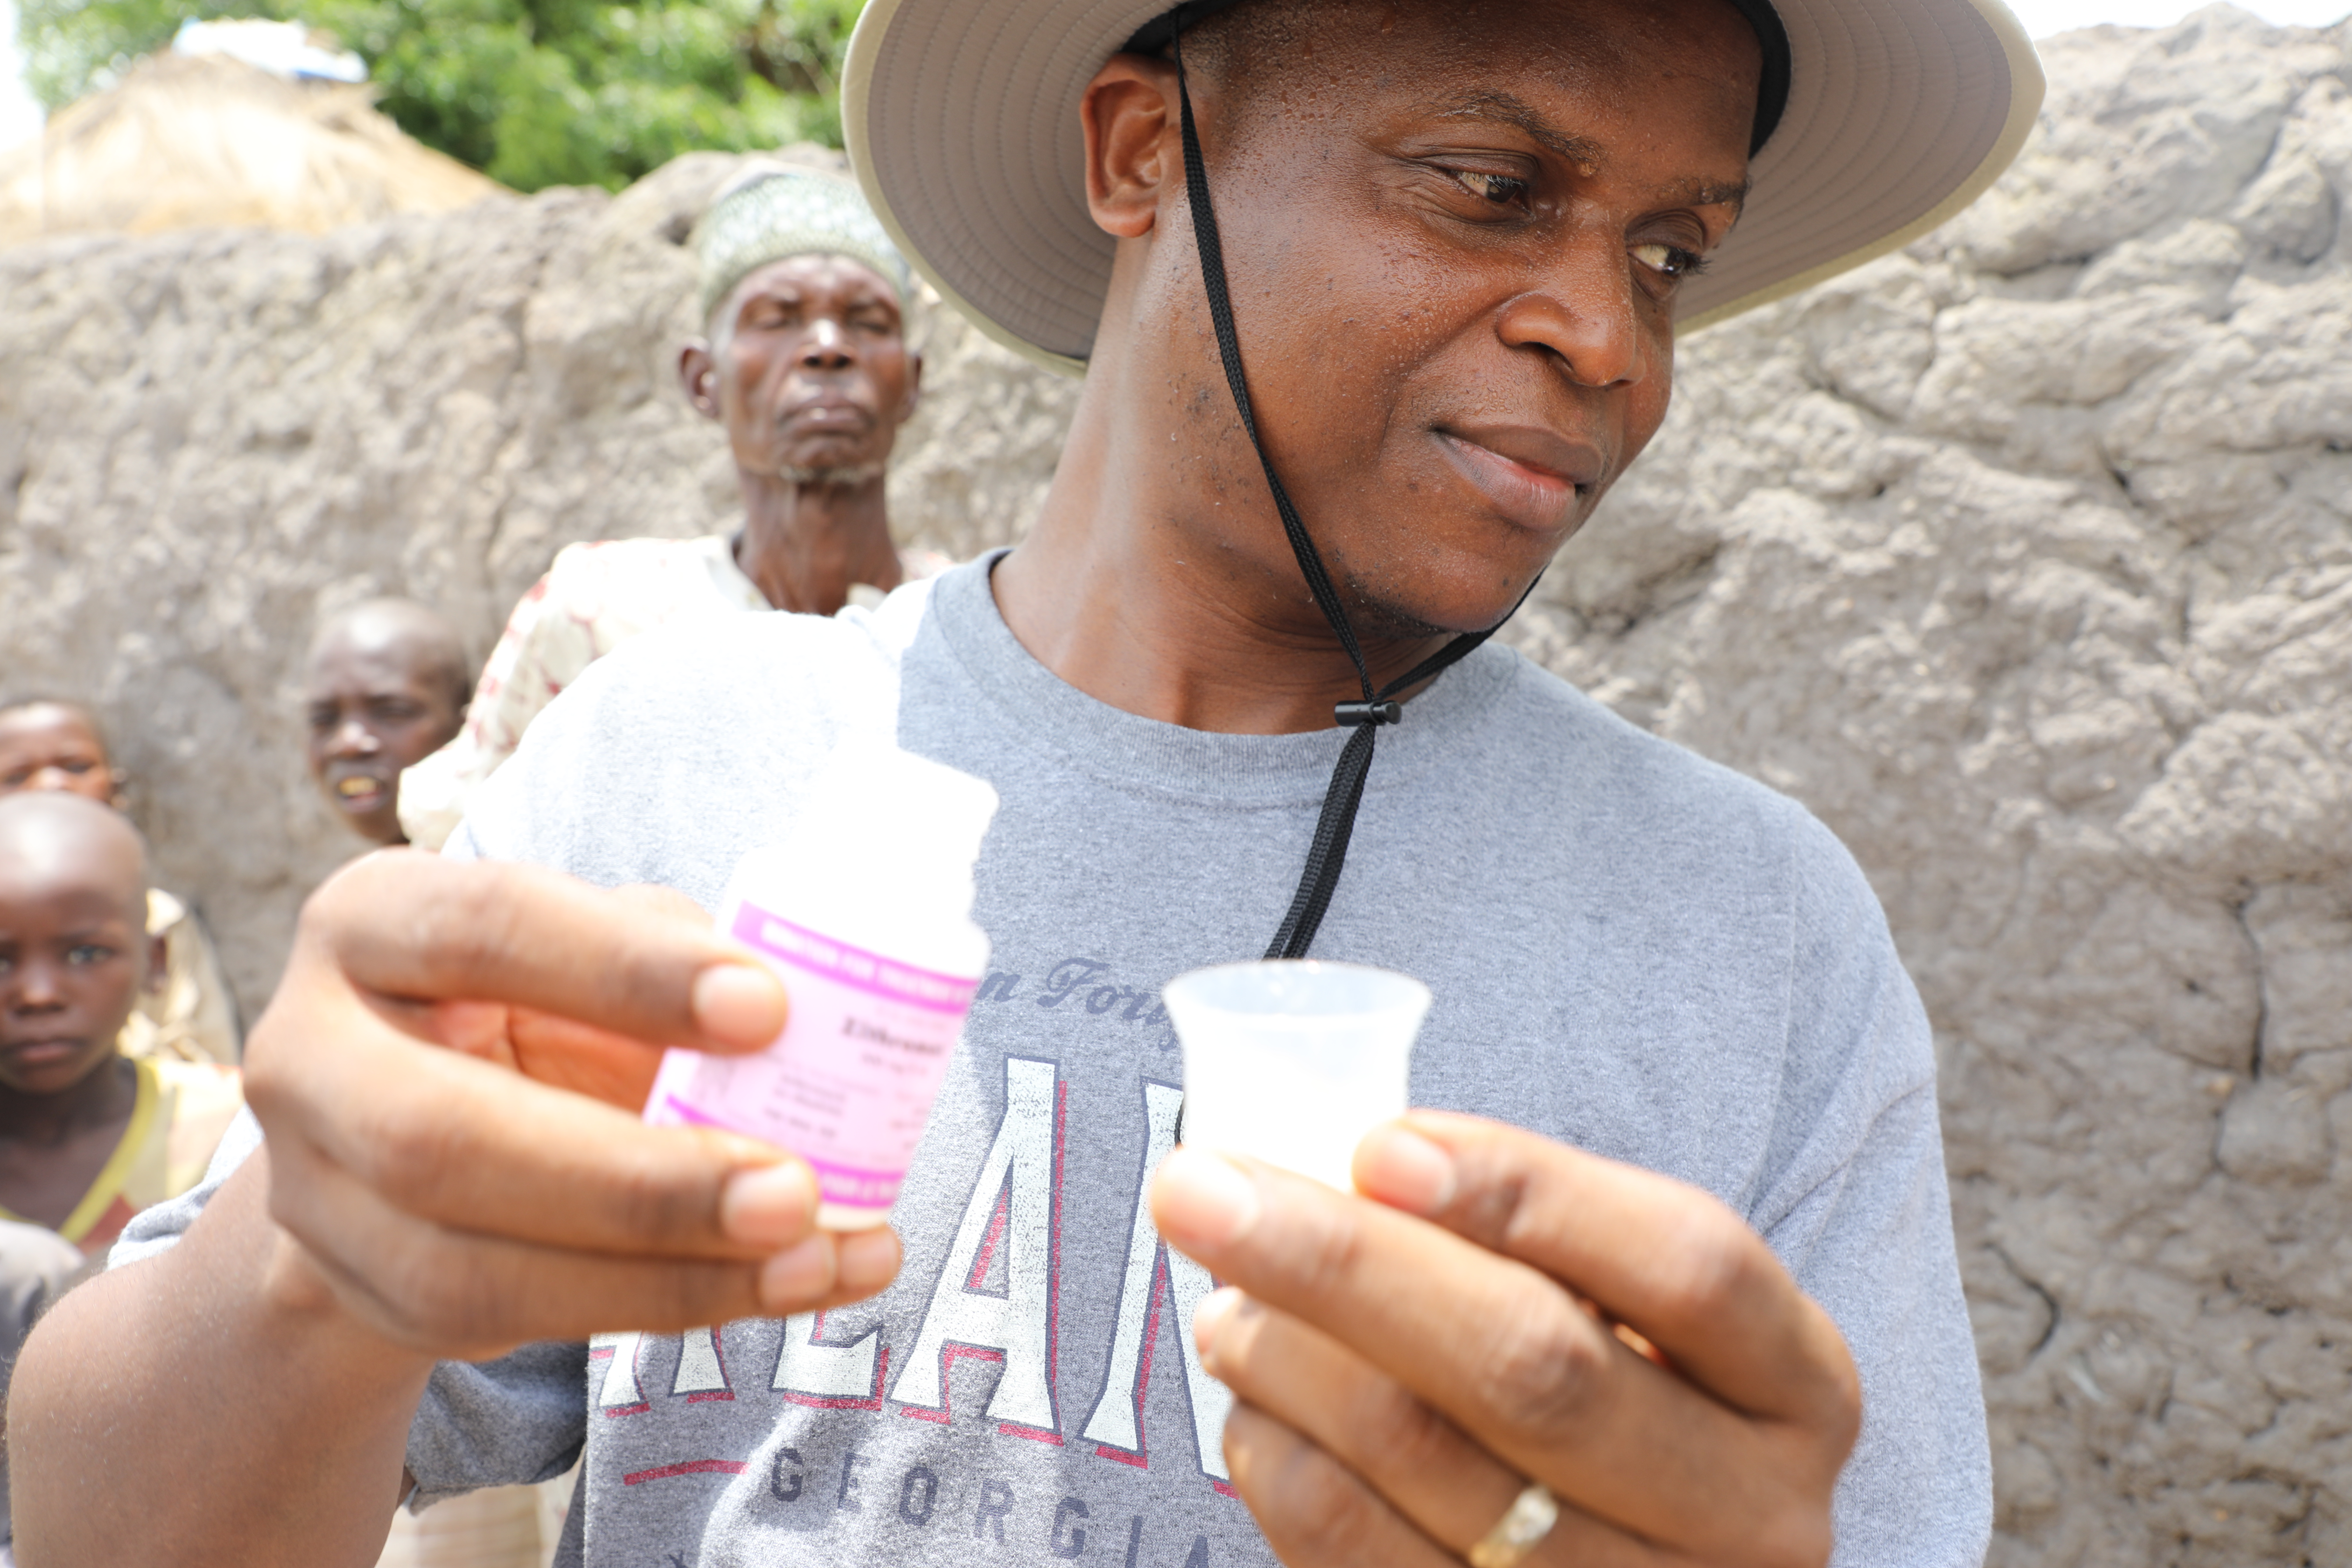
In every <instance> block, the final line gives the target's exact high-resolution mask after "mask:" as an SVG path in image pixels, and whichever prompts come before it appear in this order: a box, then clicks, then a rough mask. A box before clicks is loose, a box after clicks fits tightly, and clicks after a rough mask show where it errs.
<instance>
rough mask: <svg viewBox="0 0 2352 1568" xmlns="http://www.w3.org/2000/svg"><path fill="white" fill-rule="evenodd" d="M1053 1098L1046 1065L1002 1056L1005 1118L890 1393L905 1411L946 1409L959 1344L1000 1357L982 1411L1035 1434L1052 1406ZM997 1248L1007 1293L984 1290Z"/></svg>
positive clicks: (1049, 1430)
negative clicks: (951, 1368) (991, 1395)
mask: <svg viewBox="0 0 2352 1568" xmlns="http://www.w3.org/2000/svg"><path fill="white" fill-rule="evenodd" d="M1060 1110H1061V1107H1060V1103H1059V1096H1058V1095H1057V1094H1056V1093H1055V1079H1054V1064H1053V1063H1052V1062H1040V1061H1028V1060H1024V1058H1019V1057H1008V1058H1005V1062H1004V1120H1003V1122H1002V1123H1001V1124H1000V1125H999V1126H998V1127H997V1130H996V1142H994V1143H993V1144H992V1145H991V1146H990V1148H989V1151H988V1159H987V1160H986V1161H985V1162H984V1163H982V1165H981V1168H980V1179H979V1180H977V1181H975V1182H974V1183H973V1184H972V1186H971V1198H970V1199H969V1200H968V1201H967V1202H966V1203H965V1205H964V1211H963V1224H962V1225H961V1226H959V1227H958V1228H957V1230H956V1237H955V1244H954V1245H953V1246H951V1247H949V1248H948V1260H947V1266H946V1267H945V1268H941V1269H940V1278H939V1283H938V1284H936V1285H935V1286H933V1287H932V1289H931V1300H930V1305H929V1307H928V1308H926V1309H925V1310H924V1312H923V1326H922V1330H921V1331H920V1332H919V1333H918V1334H917V1335H916V1336H915V1348H914V1351H913V1352H912V1353H910V1354H909V1355H908V1357H907V1370H906V1371H905V1372H904V1373H901V1374H900V1375H899V1378H898V1386H897V1387H895V1388H893V1389H892V1390H891V1391H890V1397H891V1398H892V1399H894V1400H896V1401H898V1403H899V1404H901V1405H908V1406H914V1407H916V1409H910V1410H909V1411H908V1412H907V1413H908V1414H909V1415H912V1414H917V1413H923V1414H929V1413H931V1412H936V1413H937V1414H938V1416H939V1418H940V1419H945V1418H946V1416H947V1414H948V1373H947V1367H948V1363H949V1362H950V1360H951V1359H952V1358H953V1357H954V1356H955V1355H956V1354H957V1353H958V1352H966V1353H970V1352H978V1353H980V1354H981V1355H982V1356H984V1357H985V1358H986V1359H988V1360H991V1361H994V1360H999V1359H1001V1360H1002V1361H1003V1363H1004V1372H1003V1375H1002V1376H1000V1377H999V1378H998V1379H997V1381H996V1397H995V1398H993V1399H992V1400H990V1401H989V1403H988V1415H989V1417H990V1419H992V1420H994V1421H999V1422H1003V1423H1008V1424H1011V1425H1013V1426H1024V1427H1028V1428H1030V1429H1031V1430H1032V1431H1033V1432H1035V1433H1040V1434H1054V1435H1055V1436H1054V1438H1053V1440H1054V1441H1055V1442H1059V1441H1061V1438H1060V1436H1058V1434H1059V1432H1060V1430H1061V1428H1060V1426H1059V1424H1058V1422H1057V1419H1056V1417H1055V1411H1054V1305H1055V1303H1054V1288H1055V1279H1054V1267H1055V1259H1054V1205H1055V1202H1056V1200H1057V1199H1058V1197H1059V1195H1060V1194H1058V1193H1057V1192H1056V1191H1055V1189H1056V1187H1057V1186H1058V1185H1059V1181H1058V1177H1059V1173H1060V1161H1059V1159H1058V1158H1057V1155H1058V1153H1059V1147H1058V1145H1059V1136H1060V1132H1061V1128H1060V1121H1061V1117H1060ZM999 1247H1003V1249H1004V1280H1005V1292H1004V1294H1003V1295H1002V1296H995V1295H989V1294H985V1293H983V1292H982V1290H981V1289H979V1287H980V1285H981V1283H982V1280H983V1279H986V1278H987V1276H988V1274H989V1272H990V1266H991V1265H992V1263H993V1262H994V1260H995V1257H996V1252H997V1249H998V1248H999Z"/></svg>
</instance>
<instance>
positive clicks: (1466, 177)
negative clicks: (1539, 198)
mask: <svg viewBox="0 0 2352 1568" xmlns="http://www.w3.org/2000/svg"><path fill="white" fill-rule="evenodd" d="M1453 174H1454V178H1455V179H1457V180H1459V181H1461V182H1462V184H1463V185H1464V187H1465V188H1466V189H1467V190H1468V191H1469V192H1470V194H1471V195H1474V196H1483V197H1484V198H1486V200H1487V201H1490V202H1492V203H1494V204H1495V205H1496V206H1506V205H1509V204H1510V203H1512V202H1516V201H1520V200H1523V199H1525V197H1526V196H1527V194H1528V182H1527V181H1525V180H1522V179H1520V178H1518V177H1517V175H1515V174H1482V173H1480V172H1478V171H1477V170H1475V169H1455V170H1454V171H1453Z"/></svg>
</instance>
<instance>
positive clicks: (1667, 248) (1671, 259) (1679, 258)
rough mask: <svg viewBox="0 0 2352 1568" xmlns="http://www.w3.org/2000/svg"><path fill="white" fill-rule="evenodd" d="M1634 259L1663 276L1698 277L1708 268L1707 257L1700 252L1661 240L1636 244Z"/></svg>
mask: <svg viewBox="0 0 2352 1568" xmlns="http://www.w3.org/2000/svg"><path fill="white" fill-rule="evenodd" d="M1633 259H1634V260H1636V261H1638V262H1640V263H1641V264H1642V265H1643V266H1644V267H1646V268H1649V269H1650V270H1651V271H1653V272H1654V273H1656V274H1658V275H1659V276H1660V277H1662V278H1673V279H1684V278H1696V277H1697V276H1698V275H1699V274H1700V273H1702V272H1704V271H1706V258H1705V257H1703V256H1701V255H1699V254H1698V252H1696V251H1695V250H1685V249H1684V248H1683V247H1681V246H1679V245H1667V244H1665V243H1664V241H1660V240H1653V241H1652V242H1650V243H1649V244H1647V245H1637V246H1635V247H1633Z"/></svg>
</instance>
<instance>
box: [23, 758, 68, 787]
mask: <svg viewBox="0 0 2352 1568" xmlns="http://www.w3.org/2000/svg"><path fill="white" fill-rule="evenodd" d="M73 786H74V779H73V774H71V773H68V772H66V771H65V769H64V768H62V767H60V766H58V764H57V763H44V764H42V765H41V766H40V767H37V768H35V769H34V770H33V776H32V777H31V778H28V779H26V781H25V787H26V789H71V788H73Z"/></svg>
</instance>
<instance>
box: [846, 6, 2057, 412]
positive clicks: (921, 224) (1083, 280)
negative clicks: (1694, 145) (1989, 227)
mask: <svg viewBox="0 0 2352 1568" xmlns="http://www.w3.org/2000/svg"><path fill="white" fill-rule="evenodd" d="M1168 8H1169V0H870V3H869V4H868V5H866V13H865V15H864V16H861V17H860V18H859V19H858V23H857V30H856V33H855V34H853V35H852V37H851V38H850V41H849V59H848V63H847V67H846V69H845V73H844V76H843V79H842V93H841V101H842V126H843V131H844V132H845V139H846V141H847V142H848V144H849V156H850V161H851V163H852V164H853V165H854V166H855V167H856V171H857V178H858V183H859V184H861V185H863V186H864V187H865V190H866V199H867V200H868V201H869V202H871V203H872V204H873V205H874V212H875V215H876V216H877V217H879V218H880V219H881V220H882V225H883V226H884V227H885V228H887V229H888V230H889V232H890V237H891V238H892V239H893V240H895V241H896V242H897V243H898V248H899V249H900V250H901V251H903V252H904V253H905V254H906V256H907V258H908V260H909V261H911V262H912V263H913V264H914V266H915V268H916V269H917V270H918V271H919V272H921V273H922V274H923V276H924V277H925V278H927V279H929V280H930V282H931V284H932V286H933V287H934V288H936V289H938V290H939V291H940V297H941V298H943V299H945V300H947V301H948V302H949V303H950V304H952V305H954V306H955V307H956V308H957V309H958V310H961V311H962V312H963V313H964V314H965V315H966V316H968V317H970V318H971V320H972V321H973V322H974V323H975V324H977V325H978V326H979V327H980V329H981V331H984V332H986V333H987V334H988V335H989V336H990V337H992V338H993V339H995V340H996V341H997V342H1001V343H1003V344H1004V345H1005V346H1006V347H1007V348H1010V349H1012V350H1013V351H1014V352H1016V353H1021V354H1023V355H1025V356H1026V357H1028V358H1030V359H1032V360H1034V361H1036V362H1037V363H1041V364H1045V365H1048V366H1051V367H1052V368H1054V369H1055V370H1060V371H1065V372H1068V373H1070V374H1083V373H1084V371H1085V369H1086V361H1087V354H1088V353H1089V352H1090V351H1091V349H1092V348H1093V346H1094V337H1095V324H1096V321H1097V318H1098V317H1099V316H1100V314H1101V310H1102V301H1103V294H1104V291H1105V290H1106V289H1108V287H1109V284H1110V267H1111V252H1112V246H1113V241H1112V239H1111V237H1110V236H1108V235H1107V234H1105V233H1104V232H1103V231H1102V230H1101V229H1099V228H1097V227H1096V226H1095V224H1094V220H1093V219H1092V218H1091V217H1090V216H1088V215H1087V190H1086V168H1085V142H1084V140H1083V137H1082V135H1081V133H1080V131H1079V126H1078V102H1079V99H1080V97H1081V96H1082V95H1083V94H1084V92H1085V91H1086V86H1087V82H1088V81H1090V80H1091V79H1093V77H1094V74H1095V72H1096V71H1097V70H1099V69H1100V68H1102V64H1103V62H1104V61H1105V60H1107V59H1108V58H1110V57H1111V56H1112V55H1113V54H1115V53H1117V52H1118V48H1119V47H1120V46H1121V45H1122V44H1124V43H1126V42H1127V41H1128V39H1129V37H1132V36H1133V35H1134V34H1135V33H1136V31H1137V29H1139V27H1141V26H1143V25H1144V24H1145V23H1147V22H1150V21H1151V20H1152V19H1153V18H1154V17H1156V16H1160V15H1161V14H1162V13H1163V12H1165V11H1166V10H1167V9H1168ZM1771 8H1772V10H1773V11H1774V12H1775V13H1777V14H1778V16H1779V18H1780V25H1781V27H1782V28H1783V29H1784V30H1785V31H1786V33H1787V36H1788V46H1789V83H1788V98H1787V102H1786V107H1785V108H1784V109H1783V110H1782V111H1781V113H1780V119H1779V121H1778V123H1777V124H1776V125H1775V126H1774V127H1773V129H1772V131H1771V133H1770V136H1769V139H1768V140H1767V141H1766V142H1764V144H1763V146H1762V147H1761V148H1760V149H1759V150H1758V151H1757V153H1756V155H1755V158H1754V160H1753V162H1752V163H1751V164H1750V167H1749V179H1750V182H1751V184H1750V188H1749V191H1748V205H1747V207H1746V209H1745V210H1744V211H1743V213H1742V215H1741V216H1740V219H1739V223H1738V226H1736V227H1735V228H1734V229H1733V230H1732V232H1731V236H1730V237H1729V238H1728V239H1727V240H1725V241H1724V243H1723V245H1722V246H1721V247H1719V248H1718V249H1717V251H1716V252H1715V254H1714V257H1713V258H1712V259H1711V260H1710V262H1709V264H1708V267H1707V269H1706V272H1704V273H1702V274H1701V275H1699V276H1698V277H1696V278H1695V279H1691V280H1690V281H1689V282H1687V283H1685V284H1684V285H1683V287H1682V289H1681V295H1680V300H1679V305H1678V309H1677V321H1678V330H1679V331H1685V332H1688V331H1695V330H1696V329H1697V328H1700V327H1703V326H1706V325H1708V324H1709V323H1711V322H1714V321H1721V320H1723V319H1724V318H1726V317H1727V316H1733V315H1737V314H1738V313H1739V312H1740V311H1742V310H1752V309H1754V308H1755V307H1756V306H1758V305H1761V304H1764V303H1766V302H1767V301H1769V300H1777V299H1779V298H1780V297H1781V296H1783V295H1786V294H1790V293H1794V292H1795V291H1796V290H1798V289H1803V288H1807V287H1809V286H1811V285H1812V284H1814V283H1818V282H1820V281H1822V279H1825V278H1830V277H1833V276H1834V275H1836V274H1837V273H1840V272H1843V271H1845V270H1846V269H1847V268H1853V267H1859V266H1860V265H1862V263H1864V262H1865V261H1868V260H1870V259H1871V258H1874V257H1878V256H1883V255H1885V253H1886V252H1888V251H1890V250H1893V249H1895V247H1898V246H1901V245H1904V244H1906V243H1907V242H1909V241H1910V240H1912V239H1915V238H1916V237H1919V236H1920V235H1923V234H1925V233H1927V231H1928V230H1929V229H1932V228H1934V227H1936V226H1937V225H1938V224H1941V223H1942V222H1944V221H1945V220H1946V219H1947V218H1948V217H1950V216H1953V215H1954V214H1955V213H1958V211H1959V210H1960V209H1961V208H1963V207H1965V206H1967V205H1969V203H1970V202H1972V201H1974V200H1976V198H1977V197H1978V196H1979V195H1982V194H1983V193H1984V191H1985V190H1986V188H1987V187H1989V186H1990V185H1991V184H1992V183H1993V181H1994V180H1995V179H1997V178H1999V177H2000V172H2001V171H2002V170H2003V169H2005V168H2007V167H2008V166H2009V163H2010V161H2011V159H2013V158H2015V157H2016V156H2017V153H2018V150H2019V148H2021V147H2022V146H2023V145H2024V144H2025V137H2026V133H2027V132H2030V131H2031V130H2032V128H2033V117H2034V115H2035V114H2036V113H2037V112H2038V111H2039V110H2040V109H2041V107H2042V67H2041V63H2040V61H2039V60H2037V59H2036V58H2034V53H2033V46H2032V44H2030V43H2028V42H2027V41H2026V37H2025V34H2024V31H2023V30H2022V29H2021V27H2019V26H2018V25H2017V19H2016V18H2015V17H2013V16H2011V15H2010V14H2009V12H2008V11H2007V10H2006V9H2004V8H2003V7H2002V5H2000V0H1772V5H1771Z"/></svg>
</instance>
